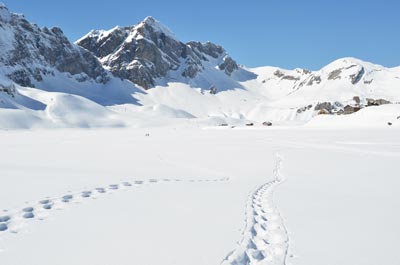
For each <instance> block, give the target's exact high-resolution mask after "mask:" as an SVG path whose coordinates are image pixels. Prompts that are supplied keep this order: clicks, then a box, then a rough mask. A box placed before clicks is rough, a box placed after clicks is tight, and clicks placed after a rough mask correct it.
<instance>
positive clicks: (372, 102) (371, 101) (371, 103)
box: [367, 98, 390, 106]
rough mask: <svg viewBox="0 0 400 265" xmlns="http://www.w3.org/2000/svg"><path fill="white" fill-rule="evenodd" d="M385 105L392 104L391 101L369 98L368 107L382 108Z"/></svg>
mask: <svg viewBox="0 0 400 265" xmlns="http://www.w3.org/2000/svg"><path fill="white" fill-rule="evenodd" d="M385 104H390V101H388V100H386V99H382V98H380V99H373V98H367V106H380V105H385Z"/></svg>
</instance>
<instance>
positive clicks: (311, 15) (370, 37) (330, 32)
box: [0, 0, 400, 70]
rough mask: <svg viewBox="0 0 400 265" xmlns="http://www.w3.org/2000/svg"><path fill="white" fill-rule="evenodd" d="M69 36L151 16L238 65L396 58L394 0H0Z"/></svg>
mask: <svg viewBox="0 0 400 265" xmlns="http://www.w3.org/2000/svg"><path fill="white" fill-rule="evenodd" d="M0 1H2V2H4V3H5V4H6V5H7V6H8V8H9V9H10V10H11V11H13V12H16V13H24V14H25V15H26V17H27V19H28V20H30V21H31V22H34V23H37V24H39V25H40V26H48V27H51V26H59V27H61V28H62V29H63V30H64V32H65V34H66V35H67V36H68V37H69V38H70V39H71V40H73V41H74V40H76V39H78V38H79V37H80V36H82V35H84V34H86V33H87V32H88V31H89V30H91V29H109V28H112V27H114V26H116V25H120V26H127V25H133V24H136V23H138V22H139V21H141V20H142V19H144V18H145V17H146V16H153V17H155V18H156V19H158V20H159V21H161V22H162V23H163V24H165V25H167V26H168V27H169V28H171V29H172V31H174V32H175V34H176V35H177V37H178V38H179V39H180V40H182V41H184V42H185V41H189V40H198V41H208V40H209V41H212V42H215V43H218V44H221V45H222V46H224V48H225V49H226V50H227V51H228V52H229V53H230V54H231V55H232V57H233V58H235V59H236V60H237V61H238V62H239V63H240V64H244V65H246V66H261V65H273V66H280V67H284V68H296V67H303V68H309V69H312V70H315V69H319V68H320V67H322V66H324V65H326V64H327V63H329V62H331V61H333V60H335V59H337V58H340V57H347V56H351V57H357V58H360V59H362V60H366V61H372V62H374V63H378V64H382V65H385V66H389V67H392V66H398V65H400V48H399V47H400V34H399V33H400V30H399V26H400V14H399V12H400V1H399V0H382V1H372V0H364V1H361V0H336V1H323V0H303V1H295V0H284V1H270V0H248V1H218V0H213V1H212V0H203V1H176V0H175V1H174V0H169V1H165V0H153V1H143V0H141V1H136V0H113V1H94V0H87V1H85V0H80V1H77V0H69V1H54V0H51V1H50V0H41V1H26V0H0Z"/></svg>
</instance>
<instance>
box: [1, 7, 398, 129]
mask: <svg viewBox="0 0 400 265" xmlns="http://www.w3.org/2000/svg"><path fill="white" fill-rule="evenodd" d="M0 36H1V38H0V47H1V49H0V121H1V122H0V128H3V129H9V128H33V127H92V126H96V127H97V126H106V127H108V126H135V127H141V126H160V125H171V124H174V125H176V124H185V125H187V124H196V125H198V126H210V125H211V126H212V125H222V124H223V125H232V126H244V125H245V124H255V125H259V126H261V124H262V123H264V124H267V125H270V124H271V123H272V124H273V125H279V124H303V123H306V122H308V121H310V120H311V119H312V118H313V117H315V116H318V115H322V114H325V115H326V114H328V115H344V114H351V113H354V112H357V111H358V110H360V109H362V108H364V107H367V106H376V105H384V104H395V103H398V102H400V67H397V68H385V67H383V66H380V65H375V64H372V63H368V62H364V61H361V60H358V59H355V58H343V59H339V60H336V61H335V62H333V63H331V64H329V65H327V66H326V67H323V68H322V69H321V70H319V71H309V70H306V69H294V70H285V69H281V68H277V67H259V68H246V67H244V66H241V65H239V64H237V63H236V62H235V61H234V60H233V59H232V58H231V57H229V55H228V53H227V52H226V51H225V50H224V49H223V48H222V47H221V46H219V45H216V44H213V43H211V42H206V43H200V42H195V41H191V42H188V43H183V42H181V41H179V40H178V39H177V37H176V36H175V35H174V33H172V31H171V30H170V29H168V28H167V27H166V26H164V25H162V24H161V23H160V22H158V21H157V20H156V19H154V18H152V17H147V18H146V19H144V20H143V21H142V22H140V23H138V24H137V25H134V26H129V27H115V28H113V29H111V30H108V31H105V30H93V31H91V32H90V33H88V34H87V35H85V36H84V37H82V38H81V39H79V40H78V41H77V42H76V44H73V43H70V42H69V41H68V39H67V38H66V37H65V36H64V35H63V33H62V31H61V29H59V28H52V29H48V28H39V27H38V26H37V25H35V24H31V23H29V22H28V21H26V20H25V18H24V17H23V16H22V15H17V14H13V13H11V12H9V11H8V9H7V8H6V7H5V6H4V5H1V6H0ZM59 108H62V111H60V109H59ZM396 108H397V107H393V108H392V109H396ZM394 114H395V113H394ZM399 115H400V113H399ZM72 117H73V118H72Z"/></svg>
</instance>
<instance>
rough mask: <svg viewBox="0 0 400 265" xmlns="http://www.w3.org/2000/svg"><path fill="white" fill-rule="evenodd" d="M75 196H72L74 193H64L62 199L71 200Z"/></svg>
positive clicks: (64, 200)
mask: <svg viewBox="0 0 400 265" xmlns="http://www.w3.org/2000/svg"><path fill="white" fill-rule="evenodd" d="M73 197H74V196H72V195H70V194H68V195H64V196H63V197H62V201H63V202H70V201H71V200H72V198H73Z"/></svg>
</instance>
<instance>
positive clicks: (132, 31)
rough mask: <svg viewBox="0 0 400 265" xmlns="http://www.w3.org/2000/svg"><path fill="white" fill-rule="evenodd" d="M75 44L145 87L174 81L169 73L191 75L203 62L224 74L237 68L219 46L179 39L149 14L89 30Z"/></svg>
mask: <svg viewBox="0 0 400 265" xmlns="http://www.w3.org/2000/svg"><path fill="white" fill-rule="evenodd" d="M76 44H77V45H79V46H81V47H83V48H85V49H86V50H88V51H90V52H92V53H93V54H94V55H96V56H97V57H98V58H99V59H100V60H101V62H102V64H103V66H104V67H105V68H106V69H108V70H110V71H111V72H112V73H113V74H114V75H115V76H118V77H120V78H124V79H129V80H130V81H132V82H133V83H135V84H138V85H140V86H142V87H143V88H145V89H148V88H151V87H153V86H155V85H156V84H157V80H158V79H166V81H174V78H172V77H170V76H175V77H176V76H181V77H183V78H188V79H192V78H195V77H196V76H197V75H198V74H199V73H201V72H202V71H203V70H204V69H205V67H206V66H205V65H206V64H207V63H209V64H212V65H214V68H218V69H220V70H221V71H223V72H224V73H225V74H226V75H228V76H230V75H231V74H232V73H233V72H234V71H235V70H237V69H238V68H239V66H238V65H237V63H236V62H235V61H234V60H233V59H232V58H231V57H229V56H228V55H227V53H226V51H225V50H224V49H223V48H222V47H221V46H219V45H216V44H213V43H211V42H206V43H200V42H194V41H191V42H188V43H186V44H185V43H182V42H180V41H179V40H177V39H176V37H175V36H174V34H173V33H172V32H171V31H170V30H169V29H168V28H166V27H165V26H164V25H162V24H161V23H159V22H158V21H157V20H155V19H154V18H152V17H147V18H146V19H145V20H143V21H142V22H141V23H139V24H137V25H135V26H131V27H116V28H114V29H112V30H109V31H104V30H94V31H91V32H90V33H88V34H87V35H86V36H84V37H83V38H81V39H80V40H78V41H77V42H76Z"/></svg>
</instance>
